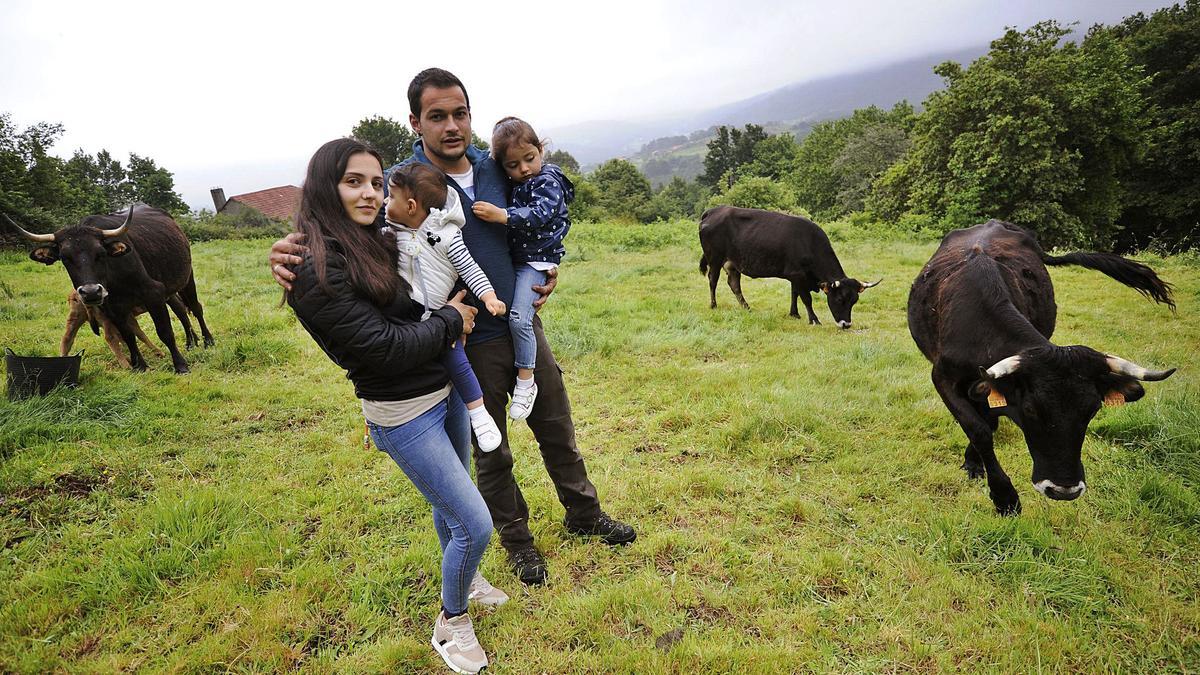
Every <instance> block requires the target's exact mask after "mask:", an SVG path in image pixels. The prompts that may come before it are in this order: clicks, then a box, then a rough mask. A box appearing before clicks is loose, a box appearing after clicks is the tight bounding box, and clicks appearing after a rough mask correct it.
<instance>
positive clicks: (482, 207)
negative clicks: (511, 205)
mask: <svg viewBox="0 0 1200 675" xmlns="http://www.w3.org/2000/svg"><path fill="white" fill-rule="evenodd" d="M471 211H473V212H474V213H475V217H476V218H479V219H481V220H486V221H487V222H489V223H499V224H501V225H507V224H508V211H505V210H504V209H502V208H500V207H499V206H493V205H492V204H489V203H487V202H475V204H474V205H473V206H472V207H471Z"/></svg>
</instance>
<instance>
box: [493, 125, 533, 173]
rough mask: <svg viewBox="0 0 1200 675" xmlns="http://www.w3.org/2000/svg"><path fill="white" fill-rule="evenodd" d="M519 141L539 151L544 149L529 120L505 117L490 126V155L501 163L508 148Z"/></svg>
mask: <svg viewBox="0 0 1200 675" xmlns="http://www.w3.org/2000/svg"><path fill="white" fill-rule="evenodd" d="M521 143H528V144H530V145H532V146H533V147H535V148H537V149H538V150H540V151H545V149H546V148H545V146H544V144H543V143H542V139H540V138H538V135H537V132H536V131H534V130H533V127H532V126H530V125H529V122H526V121H525V120H523V119H520V118H519V117H512V116H509V117H505V118H504V119H502V120H500V121H499V122H496V126H495V127H492V157H495V158H496V161H497V162H501V163H503V162H504V157H505V155H507V154H508V149H509V148H511V147H513V146H514V145H519V144H521Z"/></svg>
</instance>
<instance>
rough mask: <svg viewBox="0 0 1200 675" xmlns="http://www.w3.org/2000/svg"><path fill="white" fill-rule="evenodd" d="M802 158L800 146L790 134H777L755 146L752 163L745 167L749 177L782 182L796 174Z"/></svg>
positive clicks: (751, 158)
mask: <svg viewBox="0 0 1200 675" xmlns="http://www.w3.org/2000/svg"><path fill="white" fill-rule="evenodd" d="M799 158H800V146H799V144H797V143H796V137H795V136H793V135H792V134H790V133H783V134H777V135H775V136H768V137H767V138H765V139H763V140H761V141H759V142H758V143H757V144H755V146H754V149H753V150H752V151H751V157H750V162H749V163H748V164H747V165H746V166H745V167H744V172H745V174H746V175H749V176H761V177H763V178H770V179H771V180H780V179H782V178H783V177H785V176H787V175H789V174H791V173H793V172H795V170H796V165H797V162H798V161H799Z"/></svg>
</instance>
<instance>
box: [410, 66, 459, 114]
mask: <svg viewBox="0 0 1200 675" xmlns="http://www.w3.org/2000/svg"><path fill="white" fill-rule="evenodd" d="M429 87H433V88H434V89H449V88H450V87H458V88H459V89H462V93H463V98H464V99H466V101H467V110H470V109H471V97H470V96H468V95H467V88H466V87H464V86H463V83H462V80H460V79H458V78H457V77H455V76H454V73H452V72H450V71H448V70H442V69H441V68H426V69H425V70H422V71H421V72H419V73H417V76H416V77H414V78H413V79H412V82H409V83H408V110H409V112H411V113H412V114H413V117H417V118H420V117H421V94H423V93H425V90H426V89H427V88H429Z"/></svg>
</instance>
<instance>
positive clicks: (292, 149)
mask: <svg viewBox="0 0 1200 675" xmlns="http://www.w3.org/2000/svg"><path fill="white" fill-rule="evenodd" d="M1165 4H1167V3H1165V2H1117V3H1101V4H1097V3H1094V2H1086V1H1084V0H1064V1H1061V2H1031V1H1030V0H1020V1H1018V2H1010V3H1006V4H1005V5H1004V6H1003V7H996V6H993V3H988V2H986V1H985V0H971V1H969V2H953V1H939V0H926V1H924V2H910V3H874V2H863V1H862V0H848V1H844V2H833V3H831V2H828V1H824V2H816V1H813V0H804V1H802V2H769V1H767V0H749V1H743V2H740V3H731V2H728V1H723V2H683V1H681V0H664V1H652V0H642V1H628V0H622V1H616V2H609V3H604V4H602V5H601V4H588V5H583V4H576V3H568V2H525V3H521V4H519V5H510V4H506V3H503V4H502V3H493V2H477V1H474V0H470V1H462V2H456V3H429V2H426V3H400V2H398V3H378V2H370V3H359V4H356V5H345V6H342V7H337V8H334V7H333V6H331V5H330V4H328V3H312V2H308V3H305V2H288V3H284V2H247V1H242V2H232V1H230V0H213V1H210V2H205V3H174V2H134V1H127V0H116V1H113V2H107V3H97V2H65V3H64V2H58V3H47V2H28V1H24V0H22V1H18V2H6V3H4V4H3V5H0V64H3V67H2V68H0V111H8V112H11V113H12V114H13V116H14V118H15V121H16V122H17V123H18V124H22V125H24V124H32V123H34V122H37V121H54V122H60V123H62V124H63V125H64V126H65V127H66V134H65V135H64V137H63V139H62V142H61V143H60V145H59V146H58V147H57V148H56V151H57V152H59V154H62V155H69V154H70V153H71V151H72V150H74V149H75V148H83V149H84V150H85V151H87V152H90V153H94V152H96V151H97V150H100V149H101V148H107V149H108V150H110V151H112V152H113V153H114V154H115V155H117V156H120V157H123V156H126V155H127V154H128V153H129V152H136V153H138V154H141V155H144V156H149V157H152V158H154V159H155V161H157V162H158V163H159V165H160V166H165V167H167V168H168V169H169V170H171V171H173V172H174V173H175V176H176V183H177V186H178V187H179V189H180V191H181V192H182V193H183V194H184V197H185V199H187V201H188V202H189V203H190V204H192V205H193V206H203V205H205V204H207V203H208V201H207V199H208V198H207V194H208V188H209V187H212V186H213V185H215V184H221V185H222V186H223V187H224V188H225V191H226V194H229V195H232V194H236V193H240V192H247V191H251V190H256V189H261V188H264V187H269V186H271V185H275V184H279V183H286V182H293V183H298V182H299V181H300V179H301V178H302V172H303V168H304V163H305V161H306V159H307V157H308V155H309V154H310V153H311V152H312V151H313V150H314V149H315V148H316V147H317V146H319V145H320V144H321V143H322V142H324V141H326V140H328V139H330V138H334V137H337V136H341V135H344V134H346V133H348V132H349V130H350V128H351V127H352V126H353V125H354V123H355V122H357V121H358V120H360V119H362V118H363V117H366V116H368V115H373V114H381V115H386V116H389V117H393V118H397V119H404V118H405V117H406V116H407V102H406V97H405V88H406V86H407V83H408V81H409V79H410V78H411V77H412V75H413V74H415V73H416V72H417V71H419V70H420V69H422V68H425V67H428V66H431V65H438V66H441V67H444V68H447V69H449V70H451V71H453V72H454V73H456V74H457V75H458V76H459V77H460V78H462V79H463V81H464V82H465V83H466V84H467V87H468V90H469V91H470V93H471V98H472V104H473V111H474V118H475V131H476V133H479V134H480V135H481V136H484V137H486V136H487V134H488V132H489V130H490V127H491V124H492V122H493V121H494V120H496V119H498V118H499V117H501V116H502V115H507V114H517V115H520V116H522V117H525V118H527V119H529V120H530V121H531V122H532V123H533V124H534V125H535V126H541V127H548V126H559V125H564V124H567V123H570V122H572V121H586V120H596V119H622V118H647V117H655V116H660V115H664V114H668V113H677V112H681V111H690V110H698V109H703V108H708V107H712V106H715V105H719V104H722V103H727V102H730V101H734V100H738V99H740V98H744V97H748V96H752V95H755V94H758V93H762V92H764V91H768V90H770V89H773V88H776V87H779V86H782V85H785V84H788V83H792V82H796V81H800V80H805V79H809V78H812V77H819V76H825V75H831V74H836V73H839V72H849V71H853V70H857V69H861V68H864V67H869V66H872V65H878V64H882V63H886V62H889V61H893V60H898V59H902V58H905V57H911V56H915V55H919V54H924V53H930V52H934V51H943V50H946V49H953V48H958V47H966V46H972V45H980V44H983V43H985V42H986V41H988V40H990V39H992V38H995V37H997V36H998V35H1000V33H1001V32H1002V31H1003V29H1004V27H1005V26H1006V25H1016V26H1018V27H1022V28H1023V27H1026V26H1028V25H1029V24H1031V23H1033V22H1034V21H1037V20H1039V19H1043V18H1057V19H1060V20H1063V21H1072V20H1076V19H1079V18H1081V17H1082V18H1083V19H1084V23H1085V24H1089V23H1092V22H1094V21H1105V22H1112V21H1116V20H1118V19H1120V18H1121V17H1122V16H1125V15H1128V14H1131V13H1133V12H1135V11H1144V10H1150V9H1153V8H1156V7H1159V6H1163V5H1165ZM449 36H453V39H451V38H450V37H449ZM226 176H227V177H228V178H226ZM289 176H290V178H289Z"/></svg>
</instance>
